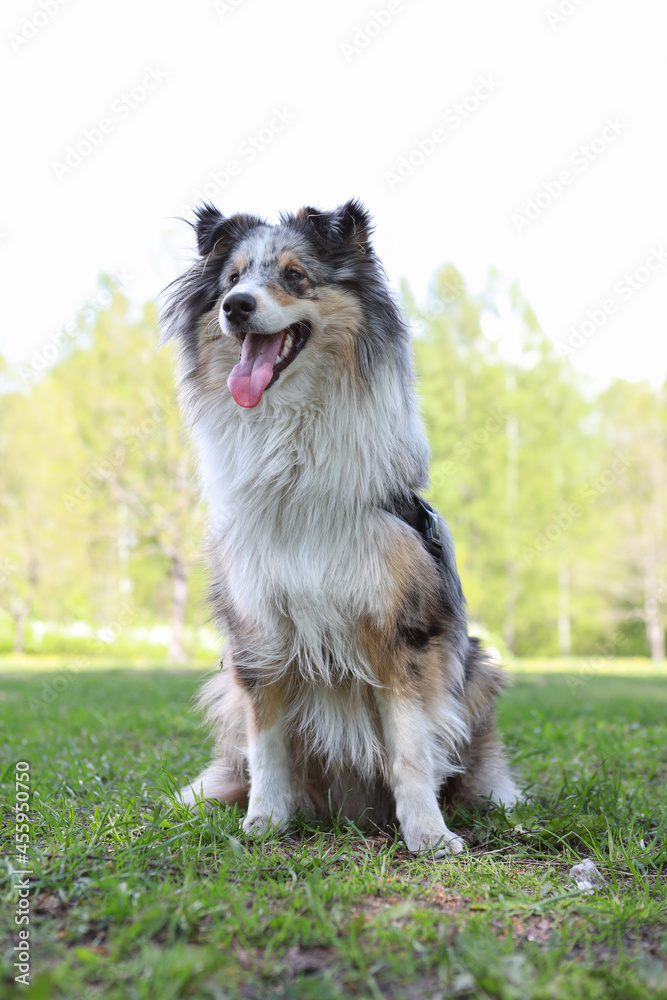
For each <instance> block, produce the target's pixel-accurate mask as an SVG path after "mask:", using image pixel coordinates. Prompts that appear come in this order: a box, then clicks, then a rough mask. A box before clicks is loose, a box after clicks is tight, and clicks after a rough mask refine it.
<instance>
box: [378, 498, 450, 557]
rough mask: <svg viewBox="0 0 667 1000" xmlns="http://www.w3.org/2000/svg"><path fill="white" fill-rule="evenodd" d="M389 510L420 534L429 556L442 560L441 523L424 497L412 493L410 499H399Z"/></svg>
mask: <svg viewBox="0 0 667 1000" xmlns="http://www.w3.org/2000/svg"><path fill="white" fill-rule="evenodd" d="M388 509H389V510H390V511H391V513H392V514H395V515H396V517H400V519H401V520H402V521H405V523H406V524H409V525H410V527H411V528H414V529H415V531H417V532H419V534H420V535H421V536H422V538H423V540H424V545H425V546H426V548H427V549H428V552H429V554H430V555H432V556H433V558H434V559H436V560H438V559H440V556H441V553H442V537H441V534H440V522H439V521H438V515H437V514H436V512H435V511H434V509H433V507H431V505H430V504H429V503H427V502H426V500H424V499H423V497H420V496H419V494H418V493H411V494H410V496H409V497H400V498H397V499H396V500H395V502H394V503H393V504H392V506H391V507H389V508H388Z"/></svg>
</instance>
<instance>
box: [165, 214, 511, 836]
mask: <svg viewBox="0 0 667 1000" xmlns="http://www.w3.org/2000/svg"><path fill="white" fill-rule="evenodd" d="M195 228H196V233H197V244H198V250H199V257H198V258H197V260H196V261H195V262H194V264H193V265H192V267H191V268H190V269H189V270H188V271H187V272H186V273H185V274H184V275H183V276H182V277H181V278H179V279H177V281H176V282H175V283H174V284H173V285H172V286H171V287H170V289H169V290H168V301H167V306H166V309H165V311H164V326H165V335H166V336H167V337H169V336H175V337H177V338H178V340H179V344H180V367H179V384H180V394H181V399H182V405H183V407H184V410H185V412H186V414H187V417H188V419H189V422H190V425H191V428H192V433H193V438H194V441H195V445H196V449H197V453H198V459H199V469H200V478H201V488H202V493H203V495H204V497H205V499H206V501H207V504H208V509H209V516H210V531H209V540H208V541H209V552H210V564H211V571H212V595H211V597H212V604H213V608H214V610H215V614H216V616H217V619H218V621H219V625H220V628H221V630H222V631H223V633H224V634H225V636H226V639H227V642H226V647H225V650H224V653H223V667H222V669H221V671H220V672H219V673H218V674H217V675H216V676H214V677H213V679H211V680H210V681H209V682H208V683H207V684H206V685H205V687H204V689H203V691H202V693H201V697H200V707H201V708H202V709H203V710H204V712H205V714H206V718H207V720H208V722H209V723H210V724H211V725H212V727H213V730H214V732H215V734H216V746H215V752H214V757H213V761H212V763H211V764H210V765H209V767H208V768H207V769H206V770H205V771H204V772H203V773H202V774H201V775H199V777H197V778H196V779H195V780H194V781H193V782H192V784H191V785H190V786H189V787H188V788H187V789H185V790H184V791H183V798H184V800H185V801H186V802H193V801H195V799H196V798H198V797H199V796H203V797H204V798H205V799H218V800H219V801H221V802H244V801H246V800H247V801H248V816H247V819H246V823H245V828H246V830H247V832H248V833H251V834H252V833H263V832H264V831H265V830H266V829H268V828H269V827H270V826H272V825H273V826H281V825H284V824H286V823H287V822H288V821H289V817H290V816H291V815H292V813H293V812H294V810H295V809H297V808H300V809H302V810H303V811H304V812H305V813H306V814H309V815H314V816H327V815H329V814H330V813H331V812H332V811H333V812H334V813H338V814H342V815H346V816H351V817H355V818H356V819H357V820H359V819H361V818H364V817H365V818H367V819H371V820H372V821H373V822H375V823H378V824H382V823H387V822H390V821H394V820H397V821H398V822H399V824H400V827H401V831H402V834H403V836H404V838H405V840H406V843H407V845H408V847H409V848H410V849H411V850H414V851H424V850H429V851H430V850H434V849H436V848H437V851H436V854H437V855H441V854H443V853H455V852H456V851H458V850H460V849H461V848H462V847H463V844H462V842H461V841H460V839H459V838H456V837H455V835H454V834H453V833H451V831H449V830H448V829H447V827H446V825H445V823H444V819H443V816H442V805H443V800H444V798H445V797H447V798H449V797H450V796H451V795H456V796H458V797H461V798H463V799H464V800H465V801H467V802H469V803H480V802H488V801H489V800H494V801H503V802H504V803H505V804H506V805H512V804H513V803H514V801H515V800H516V797H517V791H516V788H515V786H514V784H513V782H512V779H511V777H510V775H509V773H508V770H507V767H506V764H505V760H504V757H503V751H502V746H501V744H500V741H499V739H498V737H497V735H496V731H495V715H494V698H495V695H496V694H497V693H498V692H499V690H500V689H501V687H502V686H503V683H504V680H503V674H502V672H501V670H500V669H499V668H498V667H497V666H496V665H494V664H492V663H491V662H490V661H489V659H488V658H487V657H486V656H485V654H484V653H483V652H482V650H481V649H480V647H479V645H478V643H477V642H476V640H473V639H470V638H469V637H468V632H467V624H466V614H465V603H464V599H463V595H462V592H461V585H460V582H459V577H458V573H457V570H456V561H455V556H454V546H453V542H452V539H451V535H450V533H449V531H448V529H447V526H446V524H445V522H444V521H443V520H442V519H440V521H439V523H440V531H441V536H442V540H443V547H442V552H441V554H440V556H439V557H438V558H434V557H433V556H432V555H431V554H430V553H429V551H427V548H426V546H425V544H424V539H423V538H422V537H421V535H420V534H419V533H418V532H417V531H416V530H414V529H413V528H412V527H410V526H409V525H408V524H407V523H406V522H405V521H404V520H403V519H402V517H401V516H400V515H401V510H402V508H403V507H404V505H405V503H406V502H410V499H411V498H412V497H414V495H415V494H417V493H419V491H422V490H424V489H425V488H426V486H427V468H428V457H429V452H428V445H427V441H426V437H425V434H424V430H423V427H422V424H421V421H420V419H419V416H418V412H417V407H416V403H415V397H414V391H413V372H412V362H411V350H410V343H409V335H408V332H407V329H406V327H405V324H404V322H403V320H402V318H401V315H400V312H399V310H398V308H397V305H396V303H395V301H394V299H393V297H392V295H391V293H390V291H389V288H388V286H387V282H386V279H385V276H384V272H383V269H382V267H381V265H380V263H379V261H378V259H377V257H376V255H375V253H374V251H373V248H372V245H371V242H370V234H371V222H370V218H369V216H368V215H367V213H366V211H365V210H364V209H363V207H362V206H361V205H360V204H359V203H358V202H355V201H353V202H348V203H347V204H346V205H343V206H341V207H340V208H338V209H336V210H335V211H333V212H319V211H317V210H316V209H312V208H304V209H302V210H301V211H300V212H299V213H297V214H296V215H285V216H282V217H281V221H280V223H279V224H278V225H276V226H269V225H267V224H266V223H265V222H263V221H262V220H261V219H259V218H258V217H256V216H251V215H236V216H232V217H231V218H228V219H227V218H224V217H223V216H222V215H221V214H220V213H219V212H218V211H217V209H215V208H214V207H213V206H210V205H206V206H204V207H202V208H201V209H199V211H198V215H197V221H196V225H195ZM243 310H245V311H243ZM248 310H250V311H248ZM304 329H305V330H306V331H307V332H308V334H309V335H308V336H307V339H306V340H305V342H304V343H303V344H301V343H299V344H297V348H298V350H297V349H293V350H292V351H291V352H290V353H289V354H288V356H287V358H286V362H285V364H286V367H285V366H284V365H283V366H281V364H280V361H277V362H276V367H274V369H273V372H274V374H273V378H272V380H271V382H270V383H269V384H268V386H266V387H265V388H264V389H263V391H262V392H261V393H260V398H259V399H258V400H257V401H255V397H256V392H255V390H254V389H253V390H252V391H253V392H254V393H255V396H253V398H252V399H250V401H248V400H245V399H244V398H241V397H240V396H239V390H237V389H235V388H234V386H235V383H234V376H233V375H232V378H231V379H230V373H232V372H233V371H234V372H236V373H238V372H240V371H241V369H242V362H240V361H239V354H240V353H241V352H243V356H242V357H243V358H247V357H248V356H249V355H248V351H250V352H252V351H255V352H257V351H259V349H260V347H259V346H258V345H262V346H263V345H265V344H268V343H269V341H271V339H272V338H273V339H274V340H275V339H276V338H277V340H276V343H277V344H278V343H283V347H282V349H281V350H282V352H283V353H284V352H286V351H287V350H288V346H289V344H291V343H292V340H291V339H289V335H290V331H292V333H293V335H294V337H295V338H296V337H297V335H299V336H300V335H301V334H298V331H301V333H303V331H304ZM295 331H296V332H295ZM279 332H280V333H281V335H282V336H284V337H286V338H287V339H284V340H283V341H281V340H280V337H278V333H279ZM246 338H248V340H247V341H246ZM249 345H250V346H249ZM276 350H277V347H276ZM281 357H282V354H281V355H278V358H279V359H280V358H281ZM254 363H255V362H254V361H253V364H254ZM249 364H250V362H246V368H247V367H248V365H249ZM257 364H259V362H257ZM237 366H240V367H237ZM255 370H256V369H255V368H253V372H254V371H255ZM244 371H245V369H244ZM253 377H254V376H253ZM239 378H240V377H239ZM244 379H245V380H244ZM228 380H230V381H229V385H230V388H231V389H233V390H234V393H235V395H233V394H232V391H230V390H228V388H227V383H228ZM238 381H239V380H238V379H237V382H238ZM241 381H242V383H243V386H246V385H247V386H250V382H249V381H248V379H247V378H245V376H244V377H243V378H241ZM243 391H244V392H245V391H246V390H245V389H244V390H243ZM247 391H248V392H250V389H248V390H247ZM237 397H238V398H241V404H240V405H239V402H237Z"/></svg>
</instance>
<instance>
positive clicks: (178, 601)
mask: <svg viewBox="0 0 667 1000" xmlns="http://www.w3.org/2000/svg"><path fill="white" fill-rule="evenodd" d="M171 583H172V591H171V640H170V643H169V662H170V663H183V661H184V660H185V651H184V649H183V631H184V627H185V608H186V604H187V597H188V578H187V573H186V571H185V565H184V564H183V560H182V559H181V558H180V556H179V555H175V556H174V557H173V560H172V568H171Z"/></svg>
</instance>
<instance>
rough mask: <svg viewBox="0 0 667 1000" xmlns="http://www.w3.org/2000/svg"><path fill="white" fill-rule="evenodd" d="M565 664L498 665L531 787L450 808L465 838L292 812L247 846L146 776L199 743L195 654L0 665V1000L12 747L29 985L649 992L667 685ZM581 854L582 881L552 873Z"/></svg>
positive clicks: (420, 992) (660, 865) (375, 993)
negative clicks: (106, 665) (376, 828)
mask: <svg viewBox="0 0 667 1000" xmlns="http://www.w3.org/2000/svg"><path fill="white" fill-rule="evenodd" d="M54 676H58V677H61V678H62V679H61V681H60V682H59V683H58V684H56V685H54V684H53V680H54ZM575 676H576V677H577V679H578V681H581V682H583V683H578V684H577V685H574V686H573V684H572V682H571V678H572V674H571V673H570V674H569V673H555V674H553V675H552V676H550V677H547V676H546V675H545V674H537V673H530V672H528V671H527V670H523V671H522V672H521V673H520V674H518V676H517V681H516V685H515V687H514V688H513V689H512V690H511V691H509V692H508V693H507V694H506V695H505V696H504V698H503V700H502V707H501V723H502V728H503V731H504V733H505V735H506V738H507V741H508V744H509V746H510V749H511V752H512V754H513V757H514V761H515V767H516V771H517V773H518V775H519V776H520V779H521V781H522V783H523V784H524V785H525V786H527V788H528V790H529V799H528V802H527V804H525V805H522V806H521V807H520V808H518V809H516V810H515V812H513V813H512V815H504V814H503V813H501V812H493V813H490V814H483V813H475V814H470V813H467V812H464V811H459V812H458V813H457V814H455V815H453V816H452V817H451V818H450V823H449V825H450V826H452V827H453V828H454V829H455V830H456V831H457V832H462V834H463V835H464V836H465V838H466V840H467V842H468V845H469V852H468V854H467V856H465V857H461V858H457V859H455V860H451V861H445V862H433V861H430V860H427V859H421V860H418V859H415V858H411V857H410V856H409V855H408V854H407V853H406V851H405V850H404V848H403V846H402V844H401V841H400V839H398V838H397V837H396V836H395V835H394V833H393V832H392V831H388V832H387V833H379V832H378V833H377V835H375V836H369V835H367V834H361V833H360V832H358V831H357V830H355V829H354V828H351V827H343V828H340V827H339V826H338V825H336V824H335V823H334V824H328V825H316V824H309V823H300V824H298V825H296V827H295V829H294V831H293V833H292V834H291V835H289V836H286V837H283V838H282V839H280V840H275V841H266V842H263V843H251V842H248V841H246V839H245V837H244V836H243V834H242V832H241V829H240V821H241V819H242V817H241V816H240V815H239V814H238V812H237V811H235V810H233V809H228V808H218V809H215V810H214V812H213V813H211V814H210V815H209V816H205V815H201V816H195V817H187V816H185V815H184V814H182V813H181V814H180V815H179V814H174V813H168V812H167V811H166V810H165V809H164V807H162V806H160V804H159V800H160V796H161V794H162V793H163V791H164V790H166V789H168V788H169V787H170V786H171V785H172V783H173V782H180V781H182V780H183V779H185V778H187V777H190V778H191V777H193V776H194V775H195V774H196V773H197V771H198V769H199V768H200V766H201V765H202V763H203V762H204V761H205V760H206V758H207V744H206V740H205V738H204V737H205V734H204V733H203V731H202V730H200V729H198V728H197V718H196V716H195V715H194V714H193V712H192V711H191V710H190V709H189V705H188V703H189V700H190V698H191V696H192V694H193V692H194V690H195V688H196V686H197V683H198V677H197V674H196V672H194V671H192V670H188V671H182V672H175V671H165V670H163V669H160V670H153V671H152V670H150V669H146V668H145V669H142V670H124V669H100V668H97V669H94V668H90V667H88V668H86V669H82V670H81V671H79V672H76V673H72V672H67V671H65V672H62V671H61V672H60V673H57V672H56V674H55V675H54V670H53V668H52V667H51V668H50V669H48V670H44V671H39V670H32V669H31V670H27V671H23V672H20V673H19V672H16V671H9V672H6V673H5V674H4V676H3V677H2V678H1V679H0V732H2V734H3V735H2V737H0V746H1V748H2V751H1V754H0V760H2V761H3V762H6V767H5V768H4V773H2V768H0V775H1V776H2V779H3V784H2V792H3V804H4V808H3V812H4V818H3V837H4V844H3V859H2V861H1V862H0V864H1V865H2V879H3V899H4V902H3V907H2V914H1V918H2V922H3V926H2V927H1V928H0V941H1V942H2V945H1V948H2V961H3V966H2V970H1V972H2V980H1V981H0V996H3V997H4V996H10V995H12V996H16V995H17V993H16V990H17V987H16V986H15V984H14V982H13V977H14V974H15V973H14V971H13V969H12V962H13V961H14V958H13V957H12V954H13V953H12V948H13V945H14V944H15V943H16V940H17V939H16V931H17V928H16V926H15V925H14V923H13V917H14V906H15V900H16V895H15V892H14V891H13V888H12V884H13V878H12V874H11V873H12V865H13V866H14V867H17V865H16V855H15V851H14V850H13V835H14V826H13V824H14V821H13V813H12V812H11V803H12V801H13V795H14V784H13V776H14V764H15V762H16V761H17V760H25V761H28V762H29V763H30V766H31V776H32V783H33V793H32V799H31V817H32V829H31V862H32V867H33V869H34V873H35V874H34V877H33V879H32V884H31V923H30V932H31V938H30V946H31V952H32V956H33V958H32V974H31V986H30V988H29V993H28V994H27V995H29V996H30V997H31V998H32V1000H41V998H48V1000H58V998H61V997H62V998H67V1000H78V998H84V997H85V998H87V1000H88V998H95V997H110V998H114V1000H116V998H118V1000H134V998H137V1000H138V998H148V997H150V998H153V997H155V998H159V1000H171V998H176V997H206V998H211V1000H218V998H226V997H245V998H253V997H257V998H261V997H286V998H287V997H290V998H291V997H294V998H297V997H303V998H306V997H310V998H317V1000H328V998H335V997H355V996H358V997H369V998H375V997H391V998H401V997H402V998H406V1000H416V998H421V997H424V998H426V997H429V998H430V997H436V998H437V997H441V998H444V997H464V998H467V997H480V998H489V997H493V998H502V1000H523V998H553V1000H561V998H566V1000H569V998H576V1000H587V998H600V1000H607V998H619V1000H620V998H636V1000H647V998H658V997H665V996H667V946H666V943H665V942H666V939H667V902H666V877H665V864H666V862H667V836H666V833H667V821H666V818H665V808H664V802H665V779H666V777H667V684H666V683H665V680H664V675H661V674H660V673H656V674H655V675H654V676H632V677H631V676H627V677H622V676H615V675H612V676H602V675H600V674H599V673H591V672H590V671H589V672H583V673H582V672H579V673H578V674H575ZM44 685H47V687H46V688H45V687H44ZM49 685H51V686H50V687H49ZM56 688H57V690H56ZM45 691H49V692H51V693H50V694H48V693H47V694H46V695H45V694H44V692H45ZM584 857H588V858H591V859H593V860H594V861H595V863H596V864H597V866H598V868H599V870H600V872H601V873H602V874H603V875H604V877H605V879H606V885H605V887H604V889H603V890H602V891H601V892H599V893H598V894H596V895H595V896H589V895H585V894H582V893H581V892H580V891H578V890H577V889H576V888H575V887H574V886H573V884H572V883H571V882H570V880H569V878H568V872H569V869H570V867H571V866H572V865H573V864H574V863H576V862H577V861H579V860H581V859H582V858H584ZM18 988H19V989H20V987H18Z"/></svg>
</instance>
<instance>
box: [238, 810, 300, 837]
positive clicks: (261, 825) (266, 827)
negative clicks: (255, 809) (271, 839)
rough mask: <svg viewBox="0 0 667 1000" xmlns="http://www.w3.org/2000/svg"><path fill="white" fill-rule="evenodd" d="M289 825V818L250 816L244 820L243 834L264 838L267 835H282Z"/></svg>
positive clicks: (255, 814) (257, 814)
mask: <svg viewBox="0 0 667 1000" xmlns="http://www.w3.org/2000/svg"><path fill="white" fill-rule="evenodd" d="M288 823H289V816H276V815H275V814H274V813H271V815H270V816H266V815H263V814H261V813H252V814H248V815H247V816H246V818H245V819H244V820H243V832H244V833H245V834H246V835H247V836H248V837H263V836H264V834H265V833H269V832H271V833H282V832H283V831H284V830H285V829H286V827H287V825H288Z"/></svg>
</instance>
